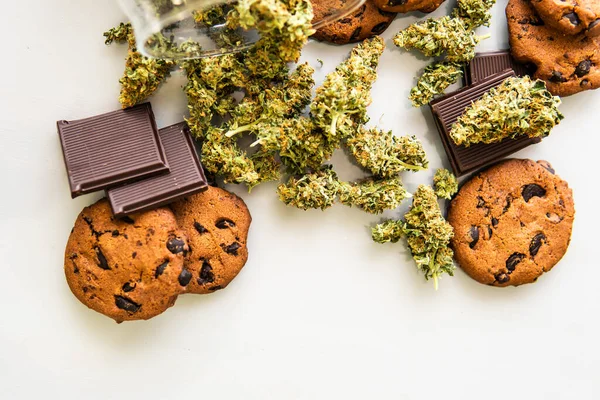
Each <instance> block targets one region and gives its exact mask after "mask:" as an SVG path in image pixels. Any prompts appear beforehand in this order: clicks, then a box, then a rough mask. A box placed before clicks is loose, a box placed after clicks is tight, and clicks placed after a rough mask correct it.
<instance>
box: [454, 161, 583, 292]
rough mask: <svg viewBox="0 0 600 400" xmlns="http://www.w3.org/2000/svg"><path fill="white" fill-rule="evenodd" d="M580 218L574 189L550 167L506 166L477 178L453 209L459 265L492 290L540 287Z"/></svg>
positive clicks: (532, 164)
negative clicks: (492, 287) (531, 285)
mask: <svg viewBox="0 0 600 400" xmlns="http://www.w3.org/2000/svg"><path fill="white" fill-rule="evenodd" d="M574 216H575V206H574V203H573V194H572V192H571V189H570V188H569V186H568V184H567V183H566V182H565V181H563V180H562V179H560V178H559V177H558V176H557V175H555V172H554V170H553V169H552V167H551V166H550V164H549V163H548V162H546V161H538V162H537V163H536V162H534V161H531V160H518V159H512V160H507V161H504V162H502V163H500V164H497V165H495V166H493V167H491V168H489V169H487V170H484V171H483V172H480V173H479V174H477V175H475V176H473V177H472V178H471V179H470V180H469V181H467V182H466V183H465V184H464V185H463V186H462V188H461V189H460V191H459V192H458V194H457V195H456V196H455V198H454V199H453V200H452V202H451V204H450V209H449V212H448V222H450V224H451V225H452V227H453V228H454V238H453V239H452V243H451V244H452V247H453V248H454V252H455V258H456V261H457V262H458V264H459V265H460V266H461V267H462V269H463V270H464V271H465V272H466V273H467V274H468V275H469V276H470V277H471V278H473V279H475V280H476V281H478V282H480V283H484V284H487V285H492V286H509V285H512V286H518V285H522V284H525V283H532V282H535V281H536V280H537V279H538V278H539V277H540V276H541V275H542V274H543V273H545V272H548V271H550V270H551V269H552V267H554V266H555V265H556V264H557V263H558V262H559V261H560V259H561V258H562V257H563V256H564V254H565V253H566V251H567V248H568V246H569V242H570V240H571V231H572V228H573V219H574Z"/></svg>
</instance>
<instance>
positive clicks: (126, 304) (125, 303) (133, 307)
mask: <svg viewBox="0 0 600 400" xmlns="http://www.w3.org/2000/svg"><path fill="white" fill-rule="evenodd" d="M115 304H116V305H117V307H118V308H120V309H121V310H125V311H127V312H130V313H135V312H138V311H139V310H140V308H141V307H142V306H141V305H139V304H137V303H135V302H133V301H132V300H130V299H128V298H126V297H123V296H115Z"/></svg>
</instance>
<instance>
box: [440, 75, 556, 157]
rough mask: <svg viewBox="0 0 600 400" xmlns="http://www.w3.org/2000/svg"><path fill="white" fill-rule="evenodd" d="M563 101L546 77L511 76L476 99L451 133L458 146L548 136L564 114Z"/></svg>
mask: <svg viewBox="0 0 600 400" xmlns="http://www.w3.org/2000/svg"><path fill="white" fill-rule="evenodd" d="M560 103H561V102H560V98H559V97H556V96H553V95H552V94H551V93H550V92H549V91H548V90H547V89H546V84H545V83H544V82H543V81H540V80H531V79H530V78H529V77H528V76H526V77H523V78H508V79H506V80H505V81H504V82H503V83H502V84H501V85H500V86H498V87H495V88H493V89H491V90H490V91H489V92H488V93H486V94H484V95H483V97H481V98H480V99H479V100H477V101H475V102H473V103H472V104H471V106H469V107H468V108H467V109H466V110H465V112H464V113H463V114H462V115H461V116H460V117H459V118H458V120H457V121H456V123H455V124H454V125H453V126H452V129H451V131H450V136H451V137H452V140H453V141H454V143H456V144H457V145H459V146H460V145H464V146H469V145H471V144H474V143H496V142H500V141H502V140H504V139H505V138H511V139H514V138H515V137H517V136H522V135H526V136H529V137H531V138H535V137H545V136H548V135H549V134H550V131H551V130H552V128H554V127H555V126H556V125H558V124H559V123H560V121H561V120H562V119H563V118H564V116H563V115H562V114H561V113H560V111H559V110H558V106H559V105H560Z"/></svg>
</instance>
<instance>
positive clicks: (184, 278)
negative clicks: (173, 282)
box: [177, 268, 192, 286]
mask: <svg viewBox="0 0 600 400" xmlns="http://www.w3.org/2000/svg"><path fill="white" fill-rule="evenodd" d="M177 279H178V280H179V284H180V285H181V286H187V285H188V284H189V283H190V281H191V280H192V273H191V272H190V271H188V270H187V269H185V268H184V269H182V270H181V273H180V274H179V277H178V278H177Z"/></svg>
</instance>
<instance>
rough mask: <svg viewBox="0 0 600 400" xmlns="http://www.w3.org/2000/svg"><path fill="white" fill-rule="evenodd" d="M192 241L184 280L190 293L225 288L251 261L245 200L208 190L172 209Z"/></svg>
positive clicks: (173, 206) (248, 216)
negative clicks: (248, 261)
mask: <svg viewBox="0 0 600 400" xmlns="http://www.w3.org/2000/svg"><path fill="white" fill-rule="evenodd" d="M171 208H172V209H173V211H174V213H175V217H176V218H177V222H178V224H179V226H180V227H181V228H182V229H184V231H185V232H186V233H187V236H188V238H189V244H190V251H189V253H188V254H187V255H186V259H185V269H186V271H188V273H187V274H186V277H185V280H182V281H181V282H180V283H181V284H182V285H184V286H185V287H186V290H187V292H188V293H197V294H206V293H212V292H214V291H216V290H219V289H223V288H225V287H226V286H227V285H228V284H229V283H230V282H231V281H232V280H233V279H234V278H235V277H236V276H237V274H238V273H239V272H240V271H241V269H242V268H243V267H244V265H245V264H246V261H247V260H248V248H247V247H246V241H247V238H248V230H249V229H250V223H251V222H252V218H251V216H250V212H249V211H248V207H246V204H245V203H244V201H243V200H242V199H240V198H239V197H238V196H236V195H234V194H233V193H229V192H227V191H226V190H223V189H220V188H217V187H209V188H208V190H207V191H205V192H201V193H198V194H195V195H193V196H189V197H187V198H184V199H183V200H180V201H178V202H175V203H173V204H172V205H171Z"/></svg>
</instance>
